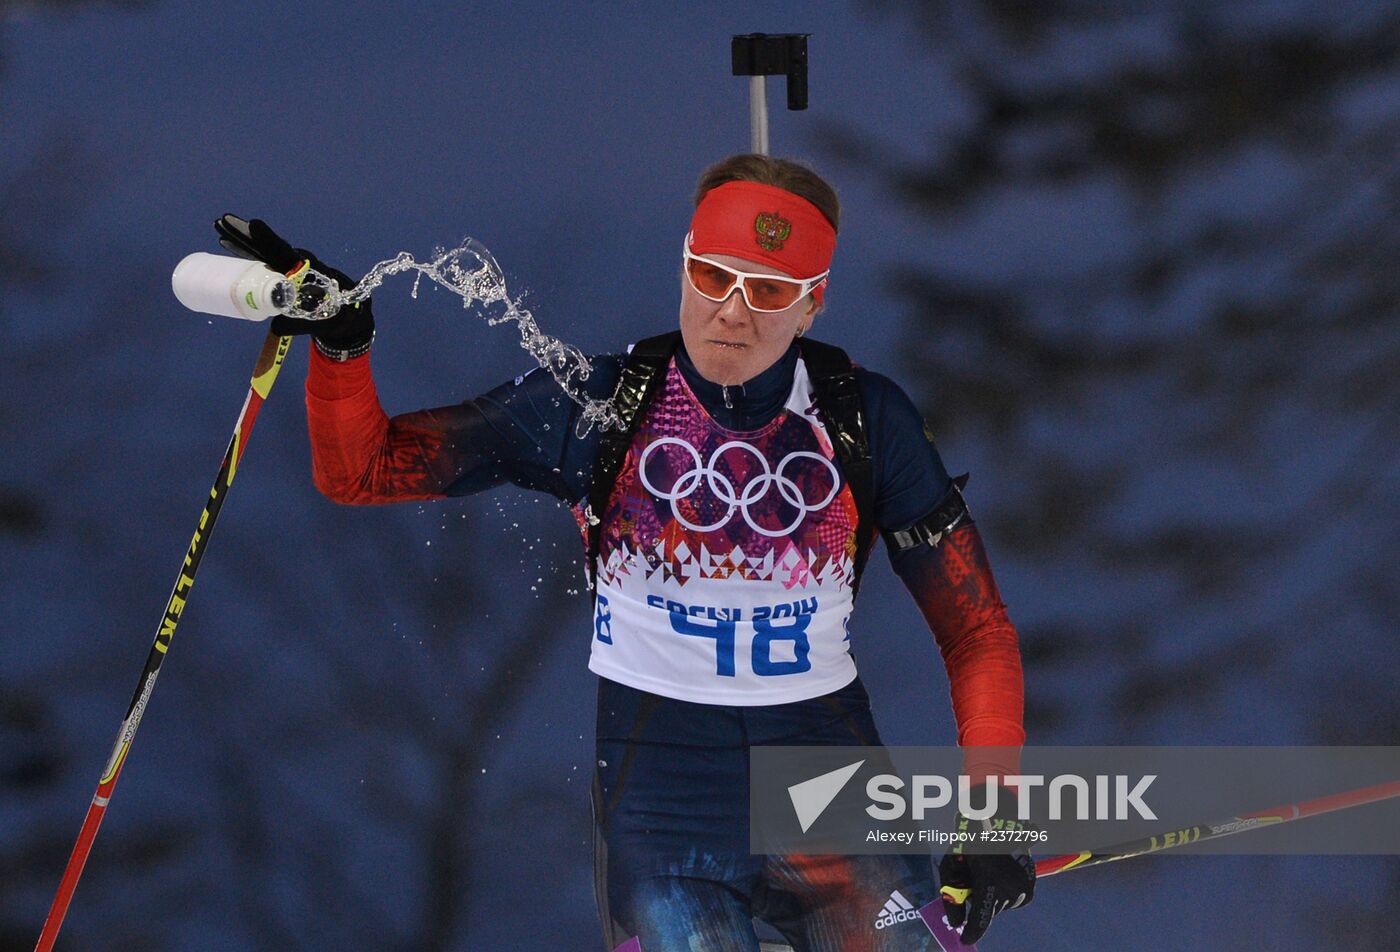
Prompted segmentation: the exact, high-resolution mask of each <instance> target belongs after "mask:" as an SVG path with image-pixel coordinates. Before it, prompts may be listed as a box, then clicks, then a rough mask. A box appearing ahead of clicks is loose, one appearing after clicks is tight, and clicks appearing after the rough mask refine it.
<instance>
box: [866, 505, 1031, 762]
mask: <svg viewBox="0 0 1400 952" xmlns="http://www.w3.org/2000/svg"><path fill="white" fill-rule="evenodd" d="M891 561H892V564H893V565H894V569H895V572H896V573H897V574H898V575H899V577H900V579H901V580H902V581H903V582H904V584H905V586H906V587H907V588H908V589H909V592H910V593H911V594H912V595H913V596H914V601H915V602H917V603H918V606H919V611H920V612H922V613H923V616H924V619H925V620H926V621H927V622H928V625H929V628H930V629H931V630H932V631H933V636H934V639H935V640H936V641H937V643H938V650H939V653H940V654H942V656H943V665H944V667H945V668H947V671H948V681H949V684H950V685H951V688H952V696H953V717H954V718H955V719H956V721H957V725H958V744H959V745H960V746H962V747H964V748H989V747H990V748H1001V750H995V751H993V750H988V751H980V752H979V751H976V750H969V751H968V757H967V761H966V763H965V766H964V769H965V770H966V771H967V772H968V773H969V774H976V773H977V772H978V770H977V768H981V769H982V770H983V771H984V772H1003V771H1005V772H1014V771H1015V770H1016V767H1017V765H1016V763H1015V761H1016V760H1017V759H1019V758H1018V757H1016V756H1015V754H1016V752H1017V751H1019V748H1020V747H1021V745H1022V744H1024V743H1025V740H1026V731H1025V727H1024V726H1023V708H1024V685H1023V680H1022V676H1021V651H1020V647H1019V646H1018V644H1017V639H1016V629H1015V628H1014V627H1013V626H1012V624H1011V619H1010V618H1008V617H1007V614H1006V606H1005V605H1004V604H1002V601H1001V593H1000V592H998V591H997V584H996V580H995V579H993V578H992V570H991V566H990V565H989V564H988V562H987V553H986V551H985V550H984V549H983V547H982V539H981V536H980V535H979V534H978V532H977V527H976V525H974V524H973V523H972V521H971V520H970V519H968V520H966V521H964V522H963V524H962V525H960V526H959V527H958V528H957V529H954V530H953V531H952V532H951V533H949V534H948V535H947V536H945V537H944V538H943V540H942V541H941V542H940V543H939V544H938V545H936V546H929V545H920V546H917V547H916V548H913V549H909V550H907V551H905V552H901V553H899V554H898V555H896V556H895V557H893V558H892V560H891ZM1009 748H1014V749H1016V750H1015V751H1012V750H1008V749H1009ZM991 768H996V769H991Z"/></svg>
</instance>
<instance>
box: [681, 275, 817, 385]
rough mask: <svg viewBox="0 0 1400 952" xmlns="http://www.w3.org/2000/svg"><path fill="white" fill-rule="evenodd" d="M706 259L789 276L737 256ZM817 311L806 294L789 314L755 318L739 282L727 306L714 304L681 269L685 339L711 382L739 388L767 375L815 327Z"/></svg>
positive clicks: (762, 314) (763, 313) (697, 365)
mask: <svg viewBox="0 0 1400 952" xmlns="http://www.w3.org/2000/svg"><path fill="white" fill-rule="evenodd" d="M706 257H707V258H709V259H710V260H711V261H717V262H719V263H720V264H723V265H728V266H729V267H731V268H734V269H735V270H737V271H749V272H752V273H755V274H774V275H778V276H780V277H787V275H785V274H783V272H781V271H779V270H778V269H777V268H774V267H770V266H769V265H765V264H760V263H758V262H756V261H747V260H745V259H744V258H736V257H734V256H733V255H707V256H706ZM818 310H819V307H818V305H817V302H816V300H815V299H814V298H813V297H812V295H810V294H807V295H805V296H803V297H802V298H799V299H798V301H797V303H796V304H794V305H793V306H792V307H790V308H788V309H787V310H784V311H772V312H767V311H759V312H757V313H755V312H753V311H750V310H749V306H748V302H746V301H745V300H744V294H743V292H742V291H741V290H740V289H739V286H738V284H737V283H736V284H735V286H734V289H733V290H732V291H731V293H730V295H729V297H727V298H725V299H724V301H722V302H715V301H711V300H710V299H709V298H707V297H705V296H704V295H702V294H701V293H700V292H698V291H696V290H695V288H693V287H691V285H690V279H689V278H687V277H686V275H685V270H684V269H682V270H681V315H680V324H681V338H682V339H683V340H684V341H685V349H686V352H687V353H688V354H690V359H691V361H692V362H693V363H694V364H695V369H696V370H698V371H700V376H702V377H704V378H705V379H706V380H708V381H710V382H711V383H718V384H724V385H732V384H740V383H744V382H745V381H748V380H752V379H753V378H754V377H757V376H758V375H759V374H761V373H763V371H765V370H767V369H768V368H769V367H771V366H773V364H774V363H775V362H776V361H777V360H778V358H779V357H781V356H782V355H783V353H784V352H785V351H786V350H787V349H788V345H789V344H791V343H792V339H793V338H794V337H796V336H797V332H798V329H799V328H801V329H803V330H804V331H805V329H806V328H807V327H809V326H810V325H811V323H812V321H813V320H814V319H815V318H816V314H817V311H818Z"/></svg>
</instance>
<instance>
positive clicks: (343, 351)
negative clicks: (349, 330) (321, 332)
mask: <svg viewBox="0 0 1400 952" xmlns="http://www.w3.org/2000/svg"><path fill="white" fill-rule="evenodd" d="M311 343H312V344H313V345H314V346H315V348H316V349H317V350H318V351H320V352H321V355H322V356H323V357H329V358H330V359H331V360H334V361H336V362H337V363H344V362H345V361H347V360H354V359H355V358H356V357H363V356H364V355H365V354H368V353H369V349H370V347H371V345H373V344H374V331H370V332H369V338H368V339H367V340H364V341H362V342H360V343H358V344H353V343H352V344H351V345H350V346H348V347H336V346H332V345H330V344H326V343H323V342H322V341H321V338H319V337H312V338H311Z"/></svg>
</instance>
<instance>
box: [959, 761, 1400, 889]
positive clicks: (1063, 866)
mask: <svg viewBox="0 0 1400 952" xmlns="http://www.w3.org/2000/svg"><path fill="white" fill-rule="evenodd" d="M1394 797H1400V780H1392V781H1389V782H1388V783H1380V784H1376V785H1375V786H1371V787H1362V788H1360V789H1357V790H1348V791H1345V792H1343V793H1332V794H1328V795H1327V796H1324V797H1317V798H1315V799H1312V800H1303V801H1300V802H1298V803H1290V804H1285V805H1284V806H1278V807H1270V808H1269V809H1267V810H1258V811H1256V812H1254V813H1242V814H1240V815H1238V816H1231V817H1225V818H1224V819H1221V820H1215V821H1213V822H1210V823H1200V824H1197V825H1195V826H1188V827H1186V828H1185V829H1183V830H1173V831H1171V832H1169V833H1162V834H1155V835H1153V836H1144V837H1142V838H1141V839H1136V840H1129V841H1128V842H1126V843H1119V844H1117V845H1115V846H1106V847H1104V848H1102V849H1098V850H1086V851H1083V852H1079V853H1066V854H1063V855H1061V856H1048V857H1045V858H1043V859H1037V860H1036V861H1035V875H1036V878H1037V879H1043V878H1044V877H1046V876H1054V875H1055V874H1056V873H1063V872H1065V871H1067V870H1071V869H1087V868H1088V867H1090V866H1097V865H1099V864H1100V863H1111V862H1113V861H1115V860H1120V859H1128V858H1129V857H1131V856H1145V855H1147V854H1148V853H1160V852H1161V851H1163V850H1169V849H1175V848H1176V847H1178V846H1188V845H1190V844H1193V843H1204V842H1206V841H1207V840H1217V839H1220V838H1221V837H1223V836H1232V835H1234V834H1236V833H1244V832H1246V831H1248V830H1257V829H1260V828H1262V827H1266V826H1278V825H1279V824H1280V823H1291V822H1293V821H1294V820H1301V819H1303V818H1304V817H1309V816H1320V815H1322V814H1324V813H1332V812H1334V811H1337V810H1346V809H1349V808H1351V807H1359V806H1364V805H1366V804H1368V803H1379V802H1380V801H1382V800H1390V799H1392V798H1394ZM942 894H943V895H944V896H946V897H947V898H948V899H950V900H952V901H953V902H963V901H965V900H966V899H967V890H966V889H957V888H955V887H952V886H945V887H944V888H943V890H942Z"/></svg>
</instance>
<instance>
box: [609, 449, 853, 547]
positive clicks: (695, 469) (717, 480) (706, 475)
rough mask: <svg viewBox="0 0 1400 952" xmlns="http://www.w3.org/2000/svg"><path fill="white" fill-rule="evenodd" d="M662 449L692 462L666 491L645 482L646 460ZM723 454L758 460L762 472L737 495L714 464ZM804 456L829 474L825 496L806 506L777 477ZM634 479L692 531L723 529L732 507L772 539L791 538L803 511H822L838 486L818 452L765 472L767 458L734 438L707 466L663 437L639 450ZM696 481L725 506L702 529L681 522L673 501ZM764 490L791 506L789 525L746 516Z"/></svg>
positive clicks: (786, 480)
mask: <svg viewBox="0 0 1400 952" xmlns="http://www.w3.org/2000/svg"><path fill="white" fill-rule="evenodd" d="M667 445H675V446H680V447H683V448H684V449H685V451H686V452H687V453H688V454H690V459H691V463H692V466H691V468H690V469H688V470H686V471H685V472H684V473H683V474H681V476H680V478H678V479H677V480H676V481H675V483H674V484H673V485H672V487H671V489H670V491H669V492H668V491H665V490H661V489H658V488H656V487H655V486H653V485H652V484H651V480H650V479H648V478H647V460H648V459H649V458H650V457H651V454H652V453H653V452H655V451H656V450H657V449H658V448H659V447H662V446H667ZM728 450H743V451H744V452H747V453H752V454H753V455H754V457H755V458H756V459H757V460H758V465H759V466H761V467H762V468H763V472H762V473H761V474H760V475H758V476H755V477H754V478H753V479H751V480H749V482H748V484H747V485H745V486H744V491H743V492H742V493H737V494H736V493H735V491H734V483H733V482H732V481H731V480H730V479H729V477H727V476H725V475H724V474H723V473H721V472H720V471H719V468H718V467H717V466H716V465H715V464H716V463H718V462H719V458H720V457H721V456H722V455H724V453H725V452H726V451H728ZM804 458H805V459H813V460H816V461H817V462H818V463H820V464H821V465H823V466H825V467H826V470H827V472H828V473H830V474H831V489H830V491H829V492H827V494H826V496H825V497H824V498H823V499H822V500H821V501H820V502H817V503H809V502H807V500H806V498H805V497H804V496H803V495H802V489H801V487H799V486H798V485H797V483H796V482H795V481H794V480H793V479H791V478H790V477H788V476H785V475H783V472H784V471H785V470H786V469H787V467H788V464H789V463H792V462H793V461H794V460H798V459H804ZM637 475H638V476H640V477H641V480H642V485H643V486H644V487H646V490H647V492H649V493H651V494H652V495H653V496H655V497H656V498H657V499H664V500H666V501H668V502H669V503H670V504H671V515H673V516H675V518H676V521H677V522H679V523H680V524H681V525H683V526H685V527H686V528H687V529H690V530H691V531H693V532H712V531H714V530H715V529H719V528H722V527H723V526H725V525H728V523H729V520H730V519H732V518H733V517H734V511H735V510H736V509H737V510H739V511H741V512H742V513H743V514H744V521H745V522H747V523H748V524H749V528H750V529H752V530H753V531H754V532H757V533H758V534H759V535H762V536H767V537H768V538H770V539H777V538H781V537H782V536H785V535H789V534H791V532H792V531H793V530H794V529H796V528H797V527H798V526H799V525H801V524H802V520H803V519H804V518H806V516H807V514H808V513H809V512H819V511H821V510H822V509H825V508H826V507H827V506H828V505H829V504H830V503H831V500H833V499H835V498H836V493H837V492H838V491H839V490H840V488H841V474H840V473H839V472H838V471H837V469H836V467H835V465H833V464H832V462H831V460H829V459H827V458H826V457H825V456H822V455H821V454H820V453H812V452H809V451H807V450H796V451H794V452H791V453H789V454H788V455H786V456H784V457H783V461H782V462H781V463H779V464H778V469H777V471H776V472H774V471H772V470H770V469H769V468H768V460H767V459H765V458H764V456H763V454H762V453H760V452H759V451H758V450H757V449H756V448H755V447H753V446H750V445H749V444H748V443H742V442H740V441H738V440H730V441H729V442H727V443H723V444H721V445H720V446H719V447H718V448H717V449H716V450H715V451H714V452H713V453H711V454H710V459H709V462H707V463H701V461H700V451H699V450H697V449H696V448H695V447H693V446H691V445H690V444H689V443H687V442H686V441H685V440H682V439H679V438H677V437H674V436H663V437H661V438H660V439H658V440H656V441H655V442H653V443H652V444H651V445H650V446H648V447H647V448H646V449H644V450H643V451H642V457H641V459H640V460H638V462H637ZM702 479H703V480H705V484H706V485H707V486H709V489H710V492H711V493H713V494H714V496H715V498H716V499H718V500H719V501H720V502H722V503H724V504H725V505H726V506H728V507H729V509H728V511H727V512H725V514H724V515H723V516H722V517H721V518H720V519H719V521H718V522H715V523H713V524H711V525H708V526H699V525H696V524H695V523H693V522H691V521H690V520H688V519H686V517H685V516H684V515H683V514H682V513H681V510H680V507H679V506H678V505H677V503H678V502H680V501H681V500H682V499H685V498H687V497H689V496H690V495H691V494H692V493H693V492H695V490H696V489H698V488H699V487H700V480H702ZM769 486H776V487H778V494H779V495H780V496H782V497H783V499H784V500H786V501H787V502H788V503H789V504H790V505H792V506H793V507H794V508H796V510H797V517H796V518H795V519H793V521H792V524H791V525H787V526H784V527H783V528H781V529H765V528H764V527H763V526H761V525H759V524H758V523H757V522H756V521H754V518H753V516H752V515H751V514H750V513H749V506H750V505H751V504H753V503H755V502H758V501H759V500H760V499H762V498H763V497H765V496H766V495H767V494H768V487H769Z"/></svg>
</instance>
